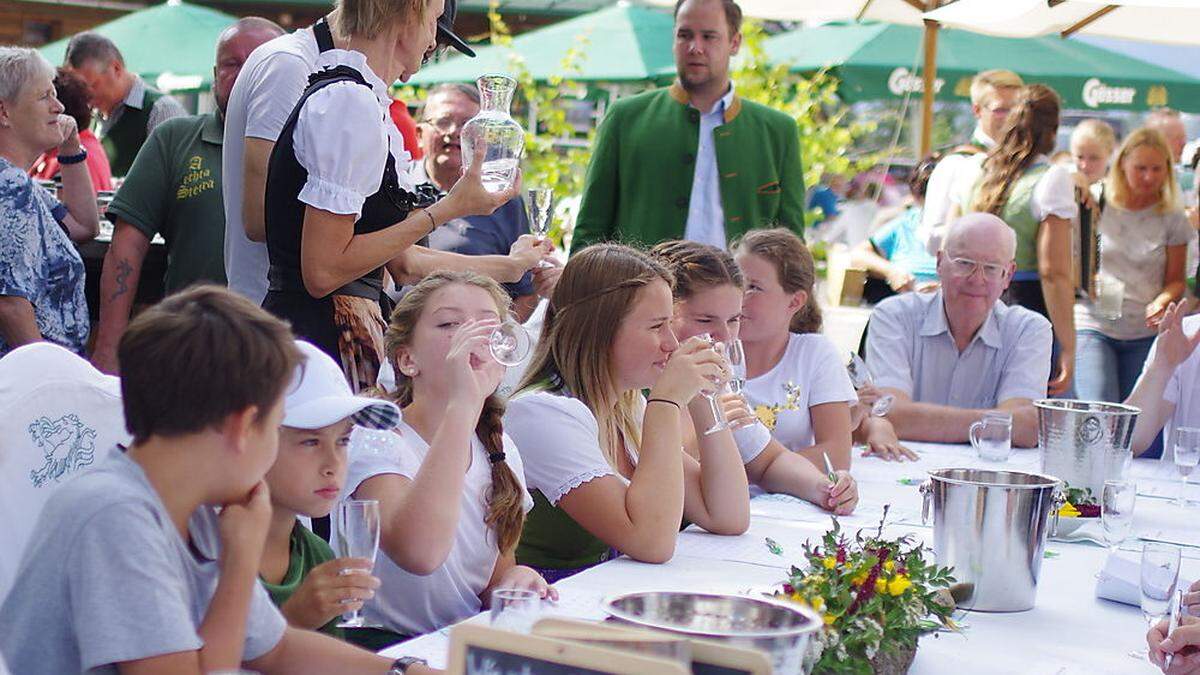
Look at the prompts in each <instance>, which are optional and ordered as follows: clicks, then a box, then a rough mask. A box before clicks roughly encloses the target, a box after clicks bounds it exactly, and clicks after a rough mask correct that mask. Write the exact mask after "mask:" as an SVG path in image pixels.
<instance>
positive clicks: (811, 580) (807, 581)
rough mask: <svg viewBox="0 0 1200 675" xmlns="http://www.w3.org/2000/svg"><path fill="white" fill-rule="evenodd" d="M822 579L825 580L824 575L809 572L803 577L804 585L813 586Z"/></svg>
mask: <svg viewBox="0 0 1200 675" xmlns="http://www.w3.org/2000/svg"><path fill="white" fill-rule="evenodd" d="M822 581H825V577H824V576H822V575H820V574H810V575H808V576H806V577H804V585H805V586H815V585H817V584H819V583H821V582H822Z"/></svg>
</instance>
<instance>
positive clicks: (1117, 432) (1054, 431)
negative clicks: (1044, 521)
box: [1033, 399, 1141, 502]
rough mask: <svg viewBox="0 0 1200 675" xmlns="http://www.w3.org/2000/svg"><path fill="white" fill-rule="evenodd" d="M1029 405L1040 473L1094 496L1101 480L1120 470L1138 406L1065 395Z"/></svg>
mask: <svg viewBox="0 0 1200 675" xmlns="http://www.w3.org/2000/svg"><path fill="white" fill-rule="evenodd" d="M1033 405H1034V407H1035V408H1037V411H1038V450H1039V451H1040V452H1041V455H1042V473H1044V474H1046V475H1048V476H1055V477H1056V478H1058V479H1059V480H1061V481H1063V482H1065V483H1066V484H1067V485H1068V486H1069V487H1073V488H1087V489H1089V490H1091V491H1092V496H1093V497H1094V498H1095V499H1096V501H1097V502H1099V500H1100V494H1101V492H1102V491H1103V490H1104V481H1106V480H1112V479H1116V478H1120V477H1121V476H1122V475H1123V474H1124V471H1125V466H1126V463H1127V462H1128V461H1129V459H1130V454H1129V444H1130V442H1131V441H1132V440H1133V425H1134V423H1135V422H1137V417H1138V414H1139V413H1140V412H1141V411H1140V410H1139V409H1137V408H1134V407H1132V406H1127V405H1121V404H1119V403H1100V402H1096V401H1073V400H1068V399H1042V400H1040V401H1034V403H1033Z"/></svg>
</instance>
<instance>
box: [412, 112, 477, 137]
mask: <svg viewBox="0 0 1200 675" xmlns="http://www.w3.org/2000/svg"><path fill="white" fill-rule="evenodd" d="M421 124H427V125H429V126H431V127H433V128H434V129H437V130H438V131H440V132H442V133H444V134H445V133H450V132H451V131H454V130H455V129H461V128H462V125H464V124H466V120H460V119H458V118H457V117H454V116H452V115H443V116H442V117H439V118H437V119H436V120H428V119H427V120H421Z"/></svg>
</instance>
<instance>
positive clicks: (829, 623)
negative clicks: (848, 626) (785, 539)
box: [825, 614, 838, 626]
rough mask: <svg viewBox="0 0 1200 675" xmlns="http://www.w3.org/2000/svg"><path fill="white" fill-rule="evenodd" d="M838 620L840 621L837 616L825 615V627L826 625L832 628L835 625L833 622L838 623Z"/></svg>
mask: <svg viewBox="0 0 1200 675" xmlns="http://www.w3.org/2000/svg"><path fill="white" fill-rule="evenodd" d="M837 620H838V618H837V616H835V615H833V614H826V615H825V625H826V626H832V625H833V622H834V621H837Z"/></svg>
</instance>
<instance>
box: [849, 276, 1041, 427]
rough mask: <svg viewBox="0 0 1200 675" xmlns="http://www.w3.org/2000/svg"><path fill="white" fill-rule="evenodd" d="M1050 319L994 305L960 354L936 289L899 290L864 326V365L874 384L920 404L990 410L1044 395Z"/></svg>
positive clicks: (876, 309) (1033, 313) (880, 304)
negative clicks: (901, 293) (929, 290)
mask: <svg viewBox="0 0 1200 675" xmlns="http://www.w3.org/2000/svg"><path fill="white" fill-rule="evenodd" d="M1050 341H1051V332H1050V322H1049V321H1047V320H1046V318H1045V317H1043V316H1042V315H1040V314H1037V313H1036V312H1032V311H1030V310H1028V309H1025V308H1024V307H1018V306H1011V307H1010V306H1008V305H1005V304H1004V303H1002V302H999V301H997V302H996V304H995V306H994V307H993V308H992V312H991V313H990V314H989V315H988V317H987V319H986V320H985V321H984V322H983V326H982V327H980V329H979V331H978V332H977V333H976V334H975V337H974V338H972V339H971V342H970V344H968V345H967V348H966V349H964V350H963V351H962V352H961V353H960V352H959V351H958V347H957V345H955V344H954V337H953V336H952V335H951V334H950V328H949V326H948V324H947V322H946V312H945V309H944V306H943V304H942V292H941V291H937V292H936V293H905V294H903V295H898V296H895V297H892V298H888V299H887V300H884V301H883V302H881V303H879V304H878V305H876V307H875V311H874V312H873V313H872V315H871V322H870V323H869V324H868V329H867V365H868V366H869V367H870V369H871V375H872V376H873V377H874V379H875V386H876V387H879V388H883V387H890V388H893V389H899V390H900V391H903V392H905V393H907V394H908V395H909V396H911V397H912V400H913V401H917V402H920V403H935V404H938V405H946V406H953V407H956V408H994V407H996V406H997V405H998V404H999V403H1001V402H1003V401H1007V400H1010V399H1018V398H1024V399H1039V398H1045V396H1046V382H1047V381H1048V380H1049V379H1050Z"/></svg>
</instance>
